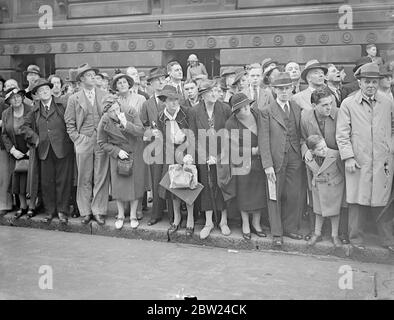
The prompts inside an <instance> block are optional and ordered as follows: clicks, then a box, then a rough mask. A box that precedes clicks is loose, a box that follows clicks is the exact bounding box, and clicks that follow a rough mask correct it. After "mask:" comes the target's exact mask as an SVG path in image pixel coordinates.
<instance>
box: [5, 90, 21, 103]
mask: <svg viewBox="0 0 394 320" xmlns="http://www.w3.org/2000/svg"><path fill="white" fill-rule="evenodd" d="M16 94H20V95H23V96H24V95H25V90H21V89H19V88H16V87H11V88H9V89H7V90H6V92H5V93H4V102H6V103H8V100H9V99H11V97H12V96H14V95H16Z"/></svg>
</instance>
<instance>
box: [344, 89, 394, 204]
mask: <svg viewBox="0 0 394 320" xmlns="http://www.w3.org/2000/svg"><path fill="white" fill-rule="evenodd" d="M375 99H376V102H375V105H374V107H373V108H371V107H370V106H369V104H368V103H367V102H365V101H364V100H363V96H362V93H361V90H359V91H357V92H356V93H355V94H354V95H352V96H350V97H348V98H346V99H345V100H344V101H343V102H342V104H341V108H340V109H339V112H338V120H337V131H336V139H337V143H338V148H339V152H340V155H341V158H342V160H347V159H350V158H354V159H355V160H356V161H357V163H358V164H359V165H360V166H361V168H360V169H356V172H354V173H349V172H348V171H346V172H345V176H346V194H347V197H346V200H347V202H348V203H352V204H359V205H364V206H372V207H380V206H385V205H386V204H387V202H388V200H389V197H390V195H391V188H392V181H393V169H394V167H393V157H394V156H393V154H394V138H393V137H394V115H393V112H394V103H393V102H392V101H391V100H390V99H389V98H388V97H386V96H385V95H382V94H381V93H380V92H377V93H376V95H375Z"/></svg>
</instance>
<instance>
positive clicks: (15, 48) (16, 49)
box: [12, 44, 19, 54]
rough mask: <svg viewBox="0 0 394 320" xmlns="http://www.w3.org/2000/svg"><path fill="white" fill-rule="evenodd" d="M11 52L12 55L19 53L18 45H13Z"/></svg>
mask: <svg viewBox="0 0 394 320" xmlns="http://www.w3.org/2000/svg"><path fill="white" fill-rule="evenodd" d="M12 50H13V51H14V53H15V54H16V53H18V52H19V45H17V44H16V45H14V47H13V48H12Z"/></svg>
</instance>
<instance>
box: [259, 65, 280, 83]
mask: <svg viewBox="0 0 394 320" xmlns="http://www.w3.org/2000/svg"><path fill="white" fill-rule="evenodd" d="M274 70H279V67H278V66H275V67H271V68H269V69H268V70H265V72H264V73H263V83H264V84H265V85H269V84H270V81H269V76H270V75H271V73H272V72H273V71H274ZM279 71H280V70H279Z"/></svg>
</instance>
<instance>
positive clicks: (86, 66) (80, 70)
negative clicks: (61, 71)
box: [75, 63, 99, 81]
mask: <svg viewBox="0 0 394 320" xmlns="http://www.w3.org/2000/svg"><path fill="white" fill-rule="evenodd" d="M90 70H93V71H94V72H95V73H96V74H98V73H99V69H97V68H92V67H91V66H90V65H89V64H88V63H84V64H81V65H80V66H79V67H78V68H77V69H76V71H77V76H76V77H75V78H76V80H77V81H80V80H81V77H82V75H83V74H84V73H85V72H87V71H90Z"/></svg>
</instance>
